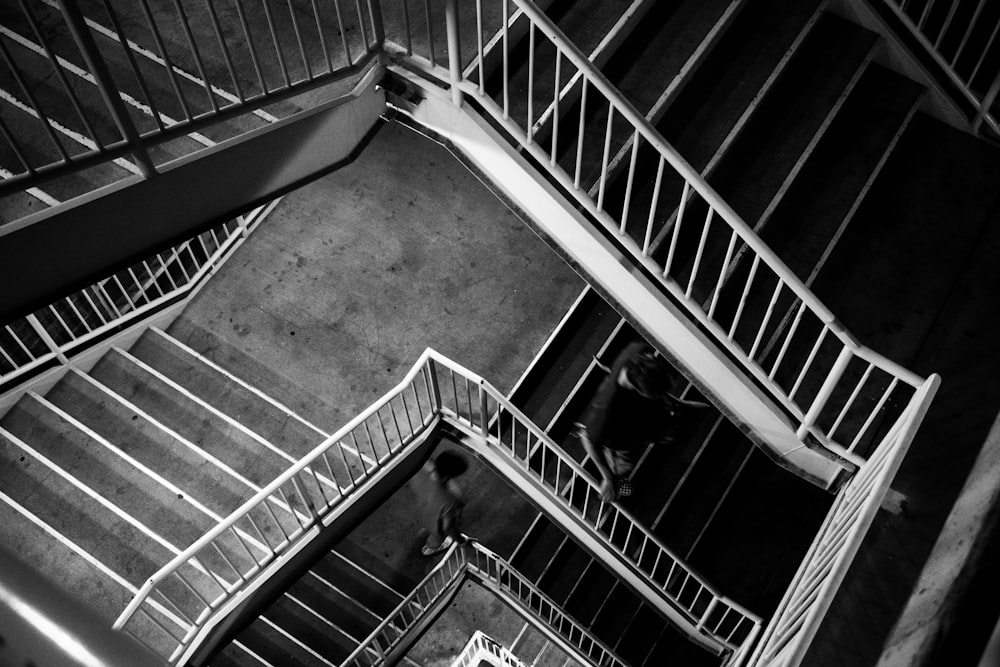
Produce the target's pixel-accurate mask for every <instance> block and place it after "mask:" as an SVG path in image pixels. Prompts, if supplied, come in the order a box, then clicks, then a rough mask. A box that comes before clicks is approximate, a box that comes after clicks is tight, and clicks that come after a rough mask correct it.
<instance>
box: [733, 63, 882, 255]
mask: <svg viewBox="0 0 1000 667" xmlns="http://www.w3.org/2000/svg"><path fill="white" fill-rule="evenodd" d="M876 46H877V43H873V44H872V45H871V48H870V49H869V51H868V53H867V55H866V56H865V58H864V59H863V60H862V61H861V63H859V65H858V69H857V71H856V72H855V73H854V75H853V76H852V77H851V80H850V81H848V83H847V86H845V88H844V90H843V92H842V93H841V94H840V95H839V96H838V97H837V100H836V102H834V104H833V106H832V107H830V110H829V111H828V112H827V114H826V117H825V118H824V119H823V122H822V123H820V125H819V127H818V128H816V131H815V132H814V133H813V136H812V138H810V139H809V143H808V144H806V147H805V149H803V151H802V153H801V155H800V156H799V159H798V160H796V161H795V164H794V165H792V169H791V170H790V171H789V172H788V174H787V175H786V176H785V178H784V180H783V181H782V183H781V186H780V187H779V188H778V191H777V192H775V193H774V196H773V197H772V198H771V201H770V202H768V205H767V208H765V209H764V212H763V213H761V214H760V217H759V218H758V220H757V223H756V224H755V225H754V227H753V230H754V233H755V234H757V235H758V236H759V235H760V230H762V229H763V228H764V226H765V225H766V224H767V222H768V220H769V219H770V217H771V216H772V215H773V214H774V210H775V209H776V208H777V207H778V204H779V203H780V202H781V199H782V198H783V197H784V195H785V193H786V192H788V190H789V189H790V188H791V186H792V183H793V182H794V181H795V179H796V178H797V177H798V175H799V173H800V172H801V171H802V169H803V168H804V167H805V163H806V162H807V161H808V160H809V157H810V156H811V155H812V153H813V151H815V150H816V146H817V145H818V144H819V142H820V141H821V140H822V139H823V137H824V136H825V135H826V131H827V130H828V129H829V128H830V125H832V124H833V121H834V119H835V118H836V116H837V115H838V114H839V113H840V109H841V108H843V106H844V104H845V103H846V102H847V98H848V97H849V96H850V94H851V92H853V91H854V89H855V88H856V87H857V85H858V81H860V80H861V77H862V76H863V75H864V73H865V71H866V70H867V69H868V65H869V64H870V63H871V62H872V60H873V58H874V57H875V53H874V51H875V48H876ZM745 248H746V246H743V248H741V251H740V252H738V253H737V255H736V256H735V257H734V258H733V261H732V264H735V263H736V261H737V260H738V259H739V257H740V256H741V255H742V254H743V252H745Z"/></svg>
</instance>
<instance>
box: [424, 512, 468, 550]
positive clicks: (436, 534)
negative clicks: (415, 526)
mask: <svg viewBox="0 0 1000 667" xmlns="http://www.w3.org/2000/svg"><path fill="white" fill-rule="evenodd" d="M460 519H461V508H460V507H458V506H456V505H448V506H446V507H443V508H442V509H441V515H440V516H439V517H438V521H437V525H436V526H435V529H434V530H433V531H431V534H430V535H428V536H427V541H426V542H424V546H423V548H422V549H421V550H420V553H422V554H423V555H425V556H432V555H434V554H437V553H441V552H442V551H445V550H446V549H448V547H450V546H451V545H452V544H454V543H455V542H456V541H457V540H458V539H459V537H460V536H461V532H460V531H459V521H460Z"/></svg>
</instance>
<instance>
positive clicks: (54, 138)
mask: <svg viewBox="0 0 1000 667" xmlns="http://www.w3.org/2000/svg"><path fill="white" fill-rule="evenodd" d="M0 55H3V59H4V62H5V63H6V64H7V67H8V69H10V71H11V74H12V75H13V76H14V80H15V81H17V85H18V87H19V88H20V89H21V93H22V94H23V95H24V97H25V98H26V99H27V100H28V104H30V105H31V108H32V109H33V110H34V112H35V115H36V116H38V120H39V121H41V123H42V128H43V129H44V130H45V134H46V135H48V137H49V140H50V141H51V142H52V145H53V146H55V149H56V151H58V153H59V156H60V157H61V158H62V160H63V162H69V161H70V159H71V158H70V156H69V153H68V152H67V151H66V147H65V146H63V144H62V142H61V141H60V140H59V136H58V135H57V134H56V132H55V130H54V129H53V127H52V123H51V122H50V121H49V118H48V116H46V115H45V113H44V112H43V111H42V109H41V107H39V106H38V101H37V100H36V99H35V96H34V95H33V94H32V92H31V86H29V85H28V84H27V83H26V82H25V81H24V78H23V77H22V76H21V71H20V70H19V69H18V67H17V64H16V63H15V62H14V59H13V58H12V57H11V55H10V52H9V51H8V50H7V46H6V45H5V44H4V42H3V40H0ZM30 171H32V172H34V169H33V168H31V169H30Z"/></svg>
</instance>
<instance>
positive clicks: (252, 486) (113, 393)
mask: <svg viewBox="0 0 1000 667" xmlns="http://www.w3.org/2000/svg"><path fill="white" fill-rule="evenodd" d="M70 371H71V372H73V373H75V374H77V375H78V376H80V377H82V378H84V379H85V380H86V381H87V382H89V383H90V384H91V385H93V386H94V387H95V388H96V389H98V390H99V391H101V392H102V393H104V394H106V395H107V396H109V397H111V399H112V400H114V401H116V402H117V403H119V404H120V405H122V406H123V407H125V408H128V409H129V410H131V411H132V412H135V413H136V414H137V415H139V416H140V417H142V418H143V419H144V420H145V421H146V422H148V423H149V424H152V425H153V426H155V427H156V428H158V429H159V430H160V431H162V432H163V433H165V434H167V435H168V436H170V437H171V438H173V439H174V440H177V441H178V442H180V443H181V444H183V445H184V446H185V447H187V448H188V449H190V450H191V451H192V452H194V453H195V454H196V455H198V456H200V457H201V458H203V459H205V460H206V461H208V462H210V463H212V464H213V465H215V466H216V467H217V468H218V469H220V470H222V471H223V472H225V473H227V474H229V475H230V476H231V477H233V478H234V479H235V480H236V481H238V482H240V483H242V484H244V485H246V487H247V488H248V489H249V490H250V491H252V492H253V493H254V494H257V493H259V492H260V490H261V488H262V487H260V486H257V485H256V484H254V483H253V482H251V481H250V480H249V479H248V478H246V477H244V476H243V475H242V474H240V473H238V472H236V471H235V470H234V469H233V468H232V467H231V466H229V465H228V464H226V463H224V462H223V461H221V460H220V459H218V458H216V457H215V456H213V455H212V454H210V453H209V452H207V451H205V450H204V449H202V448H201V447H199V446H198V445H196V444H194V443H193V442H191V441H190V440H188V439H187V438H185V437H184V436H182V435H181V434H180V433H177V432H176V431H174V430H173V429H171V428H170V427H169V426H167V425H166V424H163V423H161V422H160V421H159V420H157V419H156V418H154V417H153V416H152V415H150V414H149V413H148V412H146V411H145V410H143V409H142V408H140V407H139V406H137V405H135V404H134V403H132V402H131V401H129V400H128V399H127V398H125V397H124V396H122V395H121V394H119V393H118V392H116V391H114V390H113V389H111V387H108V386H107V385H105V384H104V383H102V382H100V381H98V380H97V379H95V378H93V377H91V376H90V375H88V374H87V373H84V372H83V371H81V370H79V369H77V368H71V369H70Z"/></svg>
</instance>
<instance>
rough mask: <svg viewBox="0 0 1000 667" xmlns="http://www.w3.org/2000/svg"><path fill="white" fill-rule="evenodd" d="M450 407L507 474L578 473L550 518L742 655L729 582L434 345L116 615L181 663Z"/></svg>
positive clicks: (448, 415)
mask: <svg viewBox="0 0 1000 667" xmlns="http://www.w3.org/2000/svg"><path fill="white" fill-rule="evenodd" d="M441 420H444V421H445V422H446V423H448V424H450V425H452V426H453V427H455V428H457V429H459V430H460V431H464V432H467V433H473V434H476V438H478V439H479V441H478V442H477V443H476V444H475V446H476V447H478V448H480V449H479V450H477V453H482V451H481V449H483V448H485V449H486V450H488V451H489V453H490V456H489V457H486V458H485V459H484V460H485V461H486V462H487V463H492V464H493V466H494V468H495V469H496V470H497V472H498V473H500V474H502V475H505V476H506V477H508V478H509V479H510V480H511V481H512V482H514V483H516V484H519V485H522V486H523V485H525V484H527V485H530V486H531V488H532V490H534V491H538V490H541V492H543V493H545V494H549V495H556V493H555V492H556V490H558V489H560V488H564V487H566V486H567V485H569V487H570V488H571V489H572V493H571V494H569V496H567V497H564V498H562V499H561V501H560V502H562V503H563V504H562V505H560V506H558V509H559V511H560V512H561V514H559V515H557V516H555V517H554V518H555V520H557V521H559V520H560V518H561V517H563V516H567V517H572V518H571V519H570V520H569V523H568V524H567V525H566V528H567V529H568V530H572V531H576V533H577V534H582V535H583V536H584V537H585V538H586V539H587V540H589V541H590V543H591V544H596V545H597V546H598V548H600V549H603V550H604V552H605V553H607V554H610V556H611V558H610V561H609V562H608V563H607V564H608V566H609V568H611V569H612V570H613V571H615V572H616V573H618V574H619V576H623V577H626V578H628V579H629V580H630V581H631V582H633V583H635V584H636V585H638V586H639V587H640V588H641V589H642V590H643V591H645V593H646V595H647V597H648V598H649V599H650V602H651V603H652V604H653V605H654V606H656V607H657V608H658V609H659V610H660V611H661V612H662V613H663V614H664V616H665V617H667V618H670V619H671V620H672V621H673V622H674V623H675V624H676V625H677V626H678V627H679V628H680V629H681V631H682V632H685V633H686V634H687V635H688V636H689V637H690V638H691V639H692V640H693V641H696V642H697V643H699V644H701V645H703V646H705V647H706V648H708V649H709V650H713V651H715V652H717V653H721V652H724V651H727V650H728V651H733V652H734V653H735V654H737V655H742V654H743V653H744V652H745V651H746V650H747V648H748V647H749V646H751V645H752V643H753V640H754V638H755V637H756V635H757V633H758V631H759V629H760V619H759V618H758V617H757V616H755V615H753V614H752V613H750V612H749V611H747V610H745V609H743V608H742V607H740V606H739V605H737V604H736V603H734V602H733V601H731V600H729V599H728V598H726V597H725V596H723V595H721V594H720V593H719V592H718V591H716V590H715V589H714V588H713V587H712V586H711V585H710V584H709V583H708V582H707V581H706V580H705V579H704V578H703V577H701V576H700V575H699V574H698V573H696V572H695V571H694V570H692V569H691V568H690V567H689V566H688V565H687V564H686V563H684V562H683V561H682V560H681V559H679V558H678V557H677V556H676V555H675V554H673V553H672V552H671V551H670V550H669V549H668V548H667V547H665V546H664V545H663V544H662V543H660V542H659V541H658V540H657V539H656V538H655V536H653V535H652V534H651V533H650V532H649V531H648V530H647V529H645V528H644V527H642V526H640V525H639V524H638V523H636V521H635V520H634V518H633V517H632V516H631V515H629V514H628V513H627V512H625V511H624V510H622V509H621V508H619V507H617V506H616V505H613V504H608V503H603V502H602V501H601V500H600V494H599V492H598V485H597V482H595V480H594V479H593V478H592V477H591V476H590V475H589V474H588V473H586V472H585V471H584V470H583V469H582V468H581V467H580V466H579V464H577V463H576V462H575V461H574V460H572V459H571V458H570V457H569V456H568V455H567V454H565V453H564V452H563V451H562V450H561V449H560V448H559V446H558V445H556V444H555V443H554V442H552V441H551V440H550V439H549V438H548V436H546V435H545V434H544V433H543V432H542V431H541V430H540V429H539V428H538V427H537V426H535V425H534V424H533V423H532V422H531V421H530V420H529V419H527V418H526V417H525V416H524V415H523V414H522V413H521V412H520V411H519V410H517V408H515V407H514V406H513V405H512V404H511V403H510V402H509V401H508V400H507V399H506V398H505V397H504V395H503V394H502V393H500V392H499V391H498V390H497V389H495V388H494V387H493V386H492V385H490V384H489V383H487V382H486V381H485V380H483V378H482V377H480V376H478V375H476V374H475V373H472V372H471V371H469V370H467V369H465V368H464V367H462V366H460V365H459V364H456V363H455V362H453V361H451V360H449V359H447V358H446V357H443V356H441V355H440V354H438V353H436V352H435V351H433V350H431V349H428V350H426V351H425V352H424V353H423V354H422V355H421V357H420V359H419V360H418V361H417V363H416V364H415V365H414V366H413V368H412V369H411V370H410V371H409V372H408V373H407V374H406V376H405V378H404V379H403V381H402V382H401V383H400V384H398V385H397V386H396V387H395V388H394V389H392V390H391V391H389V392H388V393H387V394H385V395H384V396H383V397H382V398H381V399H379V400H378V401H377V402H376V403H374V404H373V405H372V406H370V407H369V408H368V409H366V410H365V411H364V412H362V413H361V414H360V415H358V416H357V417H355V418H354V419H353V420H351V421H350V422H349V423H348V424H347V425H346V426H344V427H343V428H342V429H340V430H339V431H338V432H337V433H335V434H334V435H332V436H330V437H329V438H328V439H327V440H326V441H324V442H323V443H322V444H320V445H319V446H318V447H317V448H316V449H314V450H313V451H312V452H311V453H309V454H308V455H306V456H305V457H304V458H303V459H301V460H300V461H299V462H297V463H296V464H294V465H293V466H291V467H290V468H289V469H288V470H287V471H286V472H285V473H283V474H282V475H281V476H279V477H278V478H277V479H276V480H274V482H272V483H271V484H269V485H267V486H266V487H265V488H264V489H262V490H261V491H260V492H259V493H258V494H257V495H256V496H254V497H253V498H251V499H250V500H248V501H247V502H246V503H244V505H243V506H241V507H240V508H239V509H238V510H236V511H235V512H233V513H232V514H231V515H230V516H229V517H228V518H227V519H226V520H224V521H223V522H221V523H220V524H219V525H217V526H216V527H215V528H214V529H212V530H211V531H210V532H209V533H207V534H206V535H205V536H204V537H202V538H201V539H199V540H198V541H197V542H195V543H194V544H192V545H191V546H190V547H189V548H187V549H186V550H185V551H184V552H182V553H181V554H179V555H178V556H177V557H175V558H174V559H173V560H172V561H171V562H170V563H168V564H167V565H166V566H164V567H163V568H161V570H160V571H159V572H157V573H156V574H155V575H153V577H151V578H150V579H149V580H148V581H147V582H146V583H145V585H143V587H142V588H141V589H140V590H139V592H138V593H137V594H136V596H135V598H134V599H133V600H132V602H131V603H130V604H129V605H128V607H127V608H126V609H125V610H124V611H123V612H122V614H121V615H120V616H119V618H118V620H117V622H116V623H115V627H116V628H118V629H123V630H125V631H126V632H128V633H129V634H130V635H132V636H133V637H135V638H136V639H137V640H139V641H140V642H142V643H143V644H145V645H146V646H148V647H149V648H151V649H153V650H154V651H155V652H157V653H158V654H159V655H161V656H163V657H164V658H165V659H167V660H168V661H169V662H171V663H172V664H184V662H185V661H186V660H187V659H188V658H189V657H190V655H191V654H192V652H193V651H194V650H195V649H197V647H198V646H199V644H200V642H201V641H202V640H203V639H204V637H205V636H207V634H208V633H209V632H210V631H211V630H212V629H213V628H214V626H215V624H216V623H217V622H218V621H219V620H221V619H222V618H224V617H225V616H226V615H227V614H228V613H229V612H230V611H231V610H232V609H233V608H234V607H235V606H236V605H237V604H239V602H241V601H242V600H243V599H245V598H246V596H248V595H249V594H250V593H252V592H253V591H254V590H256V588H257V587H259V586H260V585H261V584H262V583H263V582H264V581H266V580H267V578H268V576H270V575H271V574H272V573H274V572H276V571H277V570H278V569H279V568H280V567H281V566H283V565H284V564H285V563H286V562H287V560H288V559H289V557H290V554H294V553H296V552H297V550H299V549H300V548H301V547H302V546H304V545H305V544H307V543H308V542H309V541H310V540H311V539H313V538H314V537H315V536H316V535H317V534H318V533H319V531H320V530H321V529H322V528H323V526H325V525H329V524H330V523H331V522H332V521H333V520H334V519H335V518H336V517H337V515H338V512H340V511H341V510H342V509H343V508H345V507H348V506H349V505H350V503H351V502H353V501H354V500H356V499H357V498H358V497H359V496H360V495H361V494H363V493H364V491H365V488H366V487H367V486H368V485H369V483H370V482H371V481H372V480H374V479H376V478H378V477H379V476H380V475H382V474H383V473H384V472H385V471H387V470H388V469H389V468H390V467H392V466H394V465H397V464H398V463H399V462H401V461H402V460H403V459H404V458H405V457H407V456H409V455H412V454H414V453H415V452H417V451H419V450H418V448H417V447H415V446H412V445H414V444H415V443H417V442H419V441H421V440H422V438H423V437H425V436H426V435H427V434H429V432H430V427H431V426H433V425H434V424H436V423H437V422H438V421H441ZM494 457H495V458H494ZM498 462H499V463H498ZM514 470H519V471H521V472H520V473H517V472H512V471H514ZM163 609H167V610H169V611H170V614H169V616H168V615H165V614H164V613H163V611H162V610H163Z"/></svg>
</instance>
